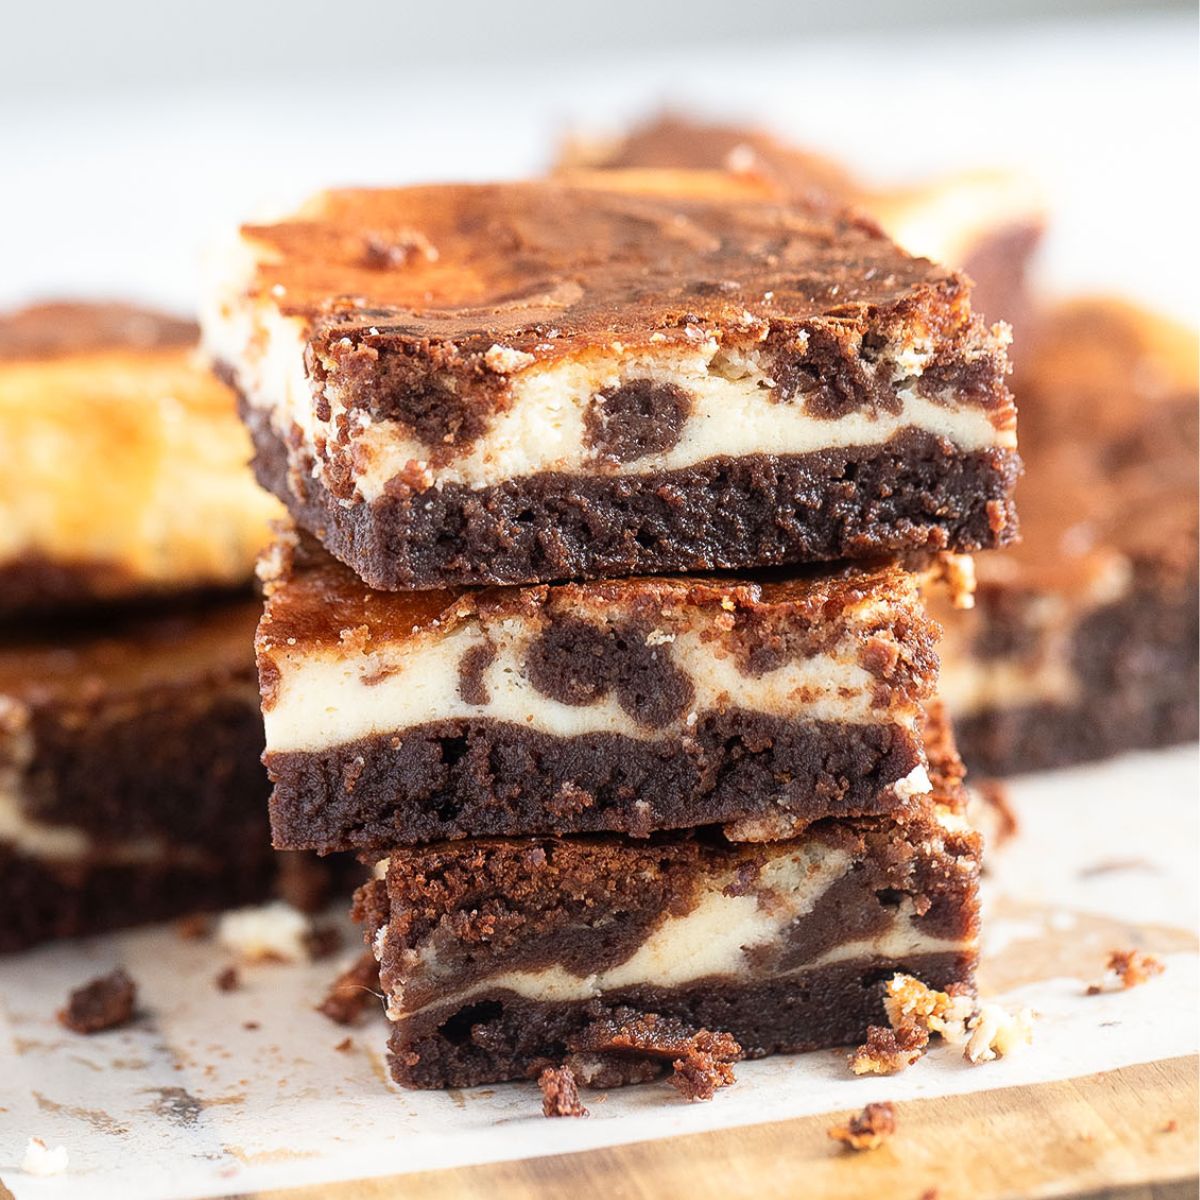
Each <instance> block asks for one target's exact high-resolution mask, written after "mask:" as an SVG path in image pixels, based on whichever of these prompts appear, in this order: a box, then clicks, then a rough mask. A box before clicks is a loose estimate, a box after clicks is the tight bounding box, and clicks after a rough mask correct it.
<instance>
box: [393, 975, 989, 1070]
mask: <svg viewBox="0 0 1200 1200" xmlns="http://www.w3.org/2000/svg"><path fill="white" fill-rule="evenodd" d="M973 966H974V956H973V955H972V954H971V953H962V954H914V955H912V956H907V957H906V956H900V957H896V958H882V957H871V958H862V959H855V960H852V961H849V962H840V963H830V964H828V965H826V966H821V967H816V968H814V969H812V970H808V971H799V972H797V973H795V974H792V975H789V976H788V977H787V978H786V979H778V980H770V981H761V982H752V983H741V984H739V983H732V982H730V981H728V980H725V979H719V978H718V979H702V980H698V981H696V982H695V983H692V984H689V985H688V986H686V987H676V988H655V987H644V988H631V989H623V990H620V991H615V992H611V993H606V994H605V995H604V997H603V998H602V999H600V998H598V999H592V1000H576V1001H555V1000H542V1001H537V1000H530V999H528V998H526V997H523V996H518V995H515V994H513V993H504V992H501V991H497V992H494V993H489V994H488V998H487V999H485V1000H481V1001H478V1002H476V1003H474V1004H471V1005H468V1006H466V1007H461V1008H459V1007H453V1006H450V1007H447V1008H446V1009H442V1010H434V1011H432V1012H430V1013H428V1014H424V1015H422V1017H421V1018H419V1019H416V1020H413V1021H406V1022H403V1023H401V1024H397V1025H396V1027H395V1028H394V1029H393V1031H392V1034H391V1038H390V1041H389V1047H390V1051H391V1054H390V1060H391V1067H392V1075H393V1077H394V1078H395V1079H396V1081H397V1082H398V1083H402V1084H404V1085H405V1086H406V1087H414V1088H441V1087H473V1086H475V1085H476V1084H482V1083H493V1082H496V1081H498V1080H506V1079H530V1078H533V1077H535V1076H537V1075H538V1074H539V1073H540V1072H541V1071H542V1070H544V1069H545V1068H546V1067H550V1066H558V1065H559V1064H561V1063H563V1062H565V1061H569V1062H571V1064H572V1066H573V1067H574V1068H575V1071H576V1074H577V1075H578V1076H579V1077H580V1078H579V1082H581V1083H584V1084H587V1083H590V1082H592V1079H591V1078H589V1076H591V1075H593V1074H595V1075H600V1073H601V1072H603V1073H604V1074H603V1076H602V1078H603V1079H604V1082H603V1084H602V1085H601V1086H605V1087H608V1086H613V1084H614V1083H616V1082H625V1081H628V1082H634V1081H637V1080H638V1079H641V1078H645V1074H644V1073H643V1071H642V1069H641V1068H644V1067H645V1066H646V1065H647V1064H646V1058H645V1057H643V1056H644V1055H645V1053H646V1052H645V1051H642V1050H633V1049H628V1050H626V1049H622V1050H617V1049H607V1050H605V1049H597V1047H598V1046H603V1045H604V1043H605V1041H609V1040H611V1039H610V1036H609V1032H608V1031H610V1030H616V1031H617V1032H618V1033H619V1031H620V1030H621V1028H622V1026H624V1025H628V1024H630V1023H633V1022H639V1021H641V1020H644V1019H645V1018H646V1017H647V1016H648V1015H650V1014H653V1015H654V1016H656V1017H659V1018H668V1019H669V1020H670V1021H671V1022H678V1023H679V1024H680V1025H682V1026H683V1027H684V1028H686V1029H688V1030H702V1029H707V1030H719V1031H720V1032H722V1033H726V1034H729V1035H730V1036H731V1037H733V1038H734V1040H735V1041H736V1042H737V1043H738V1045H739V1046H740V1047H741V1053H742V1057H744V1058H763V1057H765V1056H767V1055H769V1054H785V1053H790V1052H798V1051H803V1050H819V1049H821V1048H823V1047H828V1046H844V1045H851V1044H853V1043H855V1042H859V1041H862V1040H863V1039H864V1038H865V1037H866V1031H867V1026H868V1025H882V1024H886V1021H887V1018H886V1015H885V1013H884V1006H883V997H884V988H885V985H886V983H887V981H888V980H889V979H891V977H892V976H893V975H894V974H895V973H896V972H897V971H900V972H903V973H905V974H909V975H913V976H915V977H916V978H918V979H920V980H922V981H923V982H924V983H926V984H927V985H929V986H930V987H933V988H937V989H939V990H943V991H944V990H945V989H946V988H947V987H949V986H951V985H953V984H969V983H970V981H971V978H972V970H973ZM663 1065H664V1067H665V1066H666V1063H664V1064H663Z"/></svg>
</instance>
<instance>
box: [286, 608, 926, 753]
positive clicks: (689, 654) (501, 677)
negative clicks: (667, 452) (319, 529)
mask: <svg viewBox="0 0 1200 1200" xmlns="http://www.w3.org/2000/svg"><path fill="white" fill-rule="evenodd" d="M531 637H532V634H531V630H530V629H529V627H528V626H527V625H526V624H525V623H524V622H522V621H519V620H512V619H510V620H505V621H500V622H491V623H489V625H488V628H487V631H486V632H485V630H484V629H483V628H482V627H481V626H480V625H479V624H478V623H476V622H470V623H466V624H464V625H460V626H459V627H458V628H456V629H454V630H452V631H451V632H449V633H447V634H443V635H440V636H438V635H435V636H425V637H422V636H415V637H413V638H410V639H406V640H405V641H404V642H402V643H399V644H397V645H394V646H390V645H384V646H381V647H380V648H379V649H378V650H376V651H375V652H373V653H367V654H348V653H346V652H342V651H339V650H338V649H336V648H334V649H331V650H323V651H318V652H311V653H305V652H303V651H302V650H295V651H289V649H288V648H287V647H284V646H276V647H274V648H273V649H272V650H271V651H270V657H271V659H272V661H273V662H274V663H275V664H276V666H278V667H279V674H280V678H279V682H278V685H277V688H276V691H275V698H274V701H273V703H271V704H270V705H269V706H268V707H266V709H265V711H264V714H263V715H264V721H265V725H266V739H267V750H268V751H272V752H275V751H319V750H322V749H324V748H326V747H329V746H336V745H339V744H342V743H345V742H350V741H354V740H356V739H358V738H366V737H372V736H377V735H381V734H382V735H387V734H393V733H400V734H403V731H404V730H405V729H406V728H408V727H410V726H413V725H421V724H423V723H426V722H429V721H440V720H454V719H458V718H475V719H480V720H482V719H487V720H493V721H505V722H511V723H513V724H517V725H521V726H524V727H526V728H529V729H534V730H537V731H538V732H541V733H547V734H553V735H555V736H558V737H572V736H576V735H579V734H585V733H616V734H623V735H625V736H628V737H634V738H652V737H662V736H668V735H670V734H672V733H675V734H679V733H686V732H687V730H688V729H689V728H690V727H691V726H693V725H695V724H696V722H697V720H698V719H699V717H700V715H702V714H704V713H707V712H711V711H714V710H718V711H719V710H722V709H727V708H731V707H737V708H742V709H747V710H749V711H752V712H757V713H764V714H768V715H772V716H779V717H787V718H790V719H793V720H796V721H802V720H813V721H839V722H846V723H858V724H867V723H870V724H875V723H878V722H881V721H889V722H892V723H895V724H903V725H905V726H906V727H909V728H911V727H913V725H914V723H915V721H916V719H917V716H918V710H917V708H916V706H909V707H905V708H901V707H900V706H899V705H898V706H897V707H896V708H895V709H880V708H876V707H875V706H874V703H873V696H874V692H875V688H876V686H877V684H878V680H876V679H875V677H874V676H873V675H871V674H870V673H869V672H867V671H865V670H864V669H863V668H862V667H861V666H859V665H858V662H857V657H858V654H859V652H860V649H861V647H860V645H859V644H858V642H857V641H856V640H855V639H854V637H853V636H848V637H847V639H846V640H845V642H844V643H842V644H840V645H837V646H835V647H833V649H832V650H831V651H830V652H829V653H826V654H820V655H814V656H813V657H811V658H805V659H798V660H794V661H791V662H788V663H785V664H784V665H783V666H781V667H779V668H777V669H776V670H774V671H768V672H765V673H764V674H762V675H757V676H755V675H746V674H743V673H742V671H741V670H740V669H739V667H738V664H737V662H736V660H735V659H734V658H733V656H732V655H731V654H729V653H728V652H726V651H723V650H722V648H721V647H720V646H719V645H718V644H714V643H713V642H705V641H704V640H703V639H702V637H701V634H700V633H699V632H697V631H695V630H688V631H686V632H680V633H670V632H663V631H657V630H656V631H652V632H651V633H650V634H649V635H648V644H649V645H650V646H651V648H652V653H653V654H654V655H655V656H658V655H661V656H662V658H663V659H664V661H665V662H669V663H670V664H671V665H673V666H674V667H676V668H678V669H679V670H680V671H682V672H683V673H684V674H686V675H687V676H688V678H689V679H690V680H691V682H692V686H693V688H694V693H695V694H694V696H693V699H692V703H691V705H690V708H689V711H688V712H687V713H686V714H684V716H683V717H682V718H681V719H680V720H678V721H677V722H675V723H674V724H672V725H670V726H667V727H659V728H656V729H650V728H647V727H646V726H644V725H641V724H639V723H638V722H637V721H636V720H634V718H633V717H631V716H630V715H629V714H628V713H627V712H626V711H625V710H624V709H623V708H622V707H621V706H620V705H619V703H618V702H617V698H616V696H615V695H613V694H612V693H609V694H607V695H605V696H602V697H600V698H599V699H597V700H594V701H593V702H592V703H590V704H578V705H575V704H564V703H562V702H561V701H558V700H554V699H551V698H550V697H548V696H546V695H543V694H542V693H541V692H539V691H538V690H537V689H536V688H535V687H534V686H533V683H532V682H531V681H530V679H529V677H528V674H527V672H526V669H525V662H526V659H527V656H528V652H529V646H530V641H531ZM489 639H490V642H491V644H492V646H493V647H494V649H495V657H494V659H493V660H492V662H491V664H490V665H489V666H488V668H487V669H486V671H484V672H483V675H482V681H483V685H484V687H485V688H486V691H487V696H488V702H487V703H486V704H469V703H467V702H466V700H464V699H463V698H462V696H461V695H460V694H459V664H460V663H461V662H462V659H463V656H464V655H466V654H467V653H468V652H469V651H471V650H472V649H473V648H474V647H477V646H485V645H487V644H488V642H489Z"/></svg>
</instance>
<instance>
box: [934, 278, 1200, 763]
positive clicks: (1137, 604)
mask: <svg viewBox="0 0 1200 1200" xmlns="http://www.w3.org/2000/svg"><path fill="white" fill-rule="evenodd" d="M1014 388H1015V390H1016V391H1017V394H1018V396H1019V400H1020V406H1021V452H1022V457H1023V458H1024V461H1025V464H1026V472H1025V475H1024V477H1023V478H1022V480H1021V482H1020V484H1019V486H1018V489H1017V501H1018V504H1019V506H1020V511H1021V534H1022V540H1021V542H1020V544H1019V545H1016V546H1012V547H1008V548H1005V549H1004V550H1002V551H998V552H997V553H995V554H987V555H980V556H979V557H978V558H977V560H976V571H977V587H976V596H975V608H974V609H973V610H971V611H969V612H962V611H950V610H949V609H946V610H945V611H944V612H939V614H938V615H939V617H940V619H941V620H942V622H943V624H944V625H945V626H946V631H947V632H946V637H945V640H944V641H943V644H942V660H943V663H942V695H943V697H944V698H945V700H946V702H947V703H948V705H949V706H950V709H951V712H952V713H953V714H954V716H955V728H956V731H957V733H958V737H959V743H960V747H961V749H962V752H963V757H964V758H965V760H966V761H967V764H968V766H969V767H971V768H972V770H975V771H980V772H989V773H997V774H1012V773H1016V772H1021V771H1032V770H1038V769H1040V768H1044V767H1052V766H1058V765H1060V764H1065V763H1071V762H1079V761H1085V760H1088V759H1096V758H1102V757H1105V756H1107V755H1110V754H1114V753H1117V752H1119V751H1123V750H1131V749H1140V748H1149V747H1154V746H1163V745H1169V744H1171V743H1175V742H1185V741H1191V740H1193V739H1195V738H1196V736H1197V726H1198V716H1197V691H1198V687H1200V678H1198V670H1197V657H1198V656H1197V639H1198V636H1200V631H1198V628H1197V603H1198V597H1197V533H1198V527H1197V488H1198V486H1200V479H1198V471H1197V449H1196V448H1197V390H1198V389H1197V338H1196V335H1195V333H1194V332H1192V331H1191V330H1187V329H1184V328H1182V327H1181V326H1179V325H1176V324H1175V323H1174V322H1172V321H1170V320H1167V319H1166V318H1164V317H1161V316H1157V315H1154V314H1151V313H1148V312H1144V311H1141V310H1139V309H1137V308H1134V307H1132V306H1130V305H1128V304H1124V303H1121V302H1118V301H1112V300H1099V299H1084V300H1076V301H1073V302H1070V303H1066V304H1063V305H1061V306H1059V307H1057V308H1055V309H1053V310H1052V311H1050V312H1049V313H1048V314H1046V316H1045V317H1044V318H1043V319H1042V320H1041V322H1040V323H1039V324H1038V325H1037V326H1036V328H1035V329H1034V330H1033V336H1032V338H1031V344H1030V346H1029V347H1027V353H1026V356H1025V357H1024V358H1023V359H1022V360H1021V362H1020V364H1019V367H1018V371H1017V377H1016V379H1015V382H1014ZM935 603H936V601H935Z"/></svg>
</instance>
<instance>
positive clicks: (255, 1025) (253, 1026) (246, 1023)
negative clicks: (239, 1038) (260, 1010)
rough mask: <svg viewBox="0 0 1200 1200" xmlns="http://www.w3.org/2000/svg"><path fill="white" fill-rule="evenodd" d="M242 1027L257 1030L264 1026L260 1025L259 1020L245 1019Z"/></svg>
mask: <svg viewBox="0 0 1200 1200" xmlns="http://www.w3.org/2000/svg"><path fill="white" fill-rule="evenodd" d="M242 1028H243V1029H249V1030H251V1031H253V1030H255V1029H261V1028H262V1026H261V1025H259V1023H258V1022H257V1021H243V1022H242Z"/></svg>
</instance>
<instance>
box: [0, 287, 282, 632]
mask: <svg viewBox="0 0 1200 1200" xmlns="http://www.w3.org/2000/svg"><path fill="white" fill-rule="evenodd" d="M196 335H197V331H196V327H195V326H194V325H193V324H192V323H191V322H189V321H181V320H178V319H176V318H173V317H167V316H163V315H161V314H158V313H153V312H148V311H145V310H143V309H138V308H132V307H129V306H127V305H121V304H88V303H52V304H39V305H35V306H32V307H29V308H26V309H23V310H21V311H19V312H14V313H11V314H8V315H6V316H0V439H2V442H3V445H4V452H5V460H4V470H3V471H2V472H0V617H4V616H7V615H11V614H15V613H21V612H30V611H38V610H41V609H44V608H45V607H46V606H48V605H49V606H80V605H86V604H89V603H94V602H106V603H107V602H115V601H126V600H130V599H145V598H146V597H149V596H162V595H167V594H177V593H182V592H187V591H192V590H195V589H198V588H240V587H244V586H245V585H246V583H247V581H248V580H249V579H250V578H251V577H252V575H253V569H254V559H255V556H256V554H257V553H258V550H259V549H260V547H261V546H262V544H263V542H264V540H265V539H266V536H267V528H268V523H269V522H270V520H271V518H272V517H273V516H276V515H278V512H279V509H278V506H277V505H276V504H275V502H274V501H273V500H272V499H271V498H270V497H269V496H268V495H266V493H264V492H262V491H261V490H260V489H259V488H258V487H257V486H256V485H255V483H254V479H253V476H252V474H251V472H250V471H249V469H248V468H247V462H248V460H249V457H250V447H249V442H248V439H247V438H246V435H245V433H244V431H243V430H242V428H241V427H240V424H239V422H238V420H237V414H236V410H235V406H234V400H233V396H232V394H231V393H230V392H229V391H228V389H227V388H225V387H224V386H223V385H222V384H221V383H219V382H218V381H217V380H216V379H215V378H213V376H212V375H211V374H209V373H208V371H206V370H205V369H204V367H203V365H202V364H200V363H198V362H197V361H196V360H195V357H194V350H195V341H196Z"/></svg>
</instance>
